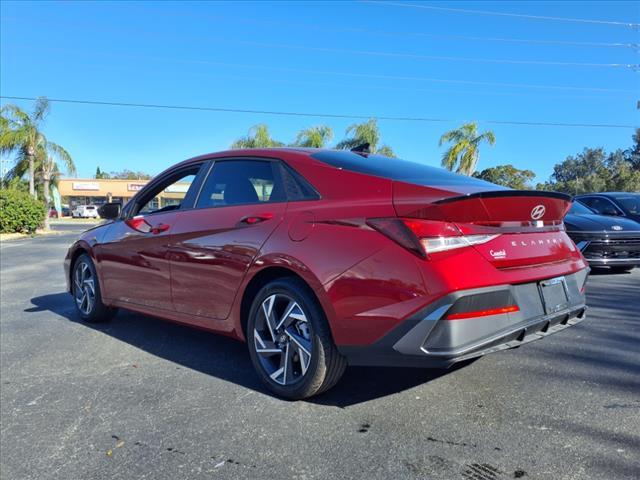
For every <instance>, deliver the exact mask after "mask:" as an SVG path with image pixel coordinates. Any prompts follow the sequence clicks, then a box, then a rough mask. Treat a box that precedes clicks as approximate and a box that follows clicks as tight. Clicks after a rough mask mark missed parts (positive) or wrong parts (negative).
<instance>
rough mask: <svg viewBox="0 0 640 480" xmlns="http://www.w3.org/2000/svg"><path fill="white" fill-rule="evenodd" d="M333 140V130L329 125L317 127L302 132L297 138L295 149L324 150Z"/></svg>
mask: <svg viewBox="0 0 640 480" xmlns="http://www.w3.org/2000/svg"><path fill="white" fill-rule="evenodd" d="M332 139H333V130H331V127H328V126H327V125H316V126H315V127H309V128H305V129H304V130H300V132H298V135H297V136H296V140H295V142H293V144H292V146H294V147H305V148H324V147H326V146H327V144H328V143H329V142H330V141H331V140H332Z"/></svg>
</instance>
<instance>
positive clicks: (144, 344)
mask: <svg viewBox="0 0 640 480" xmlns="http://www.w3.org/2000/svg"><path fill="white" fill-rule="evenodd" d="M31 303H32V304H33V307H30V308H27V309H25V312H27V313H34V312H43V311H50V312H53V313H55V314H56V315H59V316H61V317H63V318H66V319H67V320H69V321H71V322H74V323H77V324H79V325H83V326H86V327H88V328H91V329H93V330H96V331H99V332H102V333H104V334H105V335H109V336H111V337H113V338H115V339H117V340H120V341H122V342H126V343H128V344H130V345H132V346H134V347H136V348H139V349H141V350H144V351H146V352H148V353H151V354H152V355H155V356H158V357H160V358H164V359H166V360H169V361H171V362H174V363H176V364H178V365H181V366H183V367H186V368H190V369H194V370H197V371H199V372H202V373H205V374H207V375H212V376H215V377H217V378H220V379H222V380H225V381H228V382H233V383H236V384H238V385H242V386H243V387H246V388H250V389H252V390H255V391H258V392H261V393H264V394H267V395H270V393H269V391H268V390H267V389H266V388H265V387H264V386H263V385H262V383H261V382H260V380H259V379H258V377H257V375H256V374H255V372H254V370H253V366H252V364H251V361H250V359H249V354H248V352H247V348H246V346H245V344H244V343H242V342H239V341H236V340H233V339H231V338H228V337H225V336H222V335H217V334H215V333H211V332H206V331H203V330H198V329H195V328H192V327H188V326H184V325H180V324H177V323H172V322H168V321H162V320H159V319H155V318H152V317H148V316H146V315H142V314H138V313H134V312H130V311H127V310H122V309H121V310H120V312H119V313H118V315H116V317H115V318H114V319H113V320H111V321H110V322H108V323H102V324H100V323H97V324H91V323H86V322H83V321H82V320H81V319H80V317H79V316H78V314H77V313H76V310H75V308H74V305H73V301H72V298H71V297H70V296H69V294H67V293H64V292H62V293H54V294H50V295H42V296H39V297H34V298H32V299H31ZM453 370H454V369H450V370H448V371H447V370H425V369H416V368H380V367H375V368H373V367H371V368H367V367H349V368H347V371H346V372H345V374H344V377H343V378H342V380H341V381H340V382H339V383H338V385H336V386H335V387H334V388H333V389H331V390H330V391H328V392H326V393H324V394H323V395H319V396H317V397H314V398H312V399H309V400H308V401H309V402H311V403H317V404H321V405H332V406H337V407H341V408H343V407H347V406H350V405H354V404H358V403H362V402H366V401H368V400H372V399H375V398H380V397H384V396H387V395H392V394H394V393H398V392H401V391H404V390H407V389H410V388H413V387H415V386H417V385H421V384H423V383H426V382H429V381H431V380H434V379H436V378H438V377H440V376H442V375H445V374H447V373H449V372H451V371H453Z"/></svg>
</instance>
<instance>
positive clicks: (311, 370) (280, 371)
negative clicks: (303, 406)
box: [247, 278, 347, 400]
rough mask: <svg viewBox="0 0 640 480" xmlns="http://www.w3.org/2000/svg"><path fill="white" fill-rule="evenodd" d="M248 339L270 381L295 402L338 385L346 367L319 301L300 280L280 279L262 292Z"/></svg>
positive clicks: (256, 364)
mask: <svg viewBox="0 0 640 480" xmlns="http://www.w3.org/2000/svg"><path fill="white" fill-rule="evenodd" d="M247 343H248V346H249V354H250V356H251V361H252V363H253V366H254V367H255V369H256V371H257V372H258V375H259V376H260V378H261V380H262V381H263V382H264V383H265V385H266V386H267V387H268V388H269V389H270V390H271V391H272V392H274V393H275V394H277V395H279V396H282V397H285V398H289V399H293V400H298V399H302V398H307V397H311V396H313V395H317V394H319V393H322V392H324V391H326V390H328V389H329V388H331V387H333V386H334V385H335V384H336V383H337V382H338V380H339V379H340V377H341V376H342V374H343V373H344V370H345V368H346V365H347V362H346V360H345V359H344V357H343V356H342V355H340V353H339V352H338V350H337V349H336V346H335V344H334V343H333V339H332V338H331V332H330V330H329V325H328V323H327V320H326V316H325V314H324V312H323V310H322V308H321V306H320V305H319V303H318V301H317V299H316V298H315V297H314V296H313V294H312V293H311V292H310V291H309V289H308V287H307V286H306V285H305V284H304V283H303V282H302V281H300V280H298V279H295V278H284V279H279V280H275V281H273V282H270V283H268V284H267V285H265V286H264V287H263V288H262V289H261V290H260V291H259V292H258V295H256V298H255V299H254V301H253V304H252V305H251V310H250V312H249V318H248V322H247Z"/></svg>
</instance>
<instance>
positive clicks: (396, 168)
mask: <svg viewBox="0 0 640 480" xmlns="http://www.w3.org/2000/svg"><path fill="white" fill-rule="evenodd" d="M311 157H312V158H315V159H316V160H320V161H321V162H324V163H327V164H329V165H331V166H334V167H337V168H343V169H345V170H350V171H352V172H358V173H364V174H367V175H375V176H376V177H384V178H389V179H391V180H398V181H401V182H407V183H414V184H417V185H425V186H432V185H450V186H453V185H464V186H470V187H471V186H475V187H479V188H487V187H490V188H491V189H492V190H502V189H504V190H506V188H505V187H501V186H497V185H494V184H493V183H489V182H485V181H484V180H479V179H477V178H473V177H467V176H465V175H458V174H456V173H453V172H450V171H448V170H445V169H443V168H437V167H430V166H429V165H424V164H422V163H416V162H410V161H407V160H401V159H399V158H389V157H385V156H383V155H367V156H366V157H365V156H362V155H358V154H357V153H353V152H349V151H347V150H343V151H340V150H338V151H332V150H326V151H321V152H317V153H314V154H313V155H311Z"/></svg>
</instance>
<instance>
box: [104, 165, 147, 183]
mask: <svg viewBox="0 0 640 480" xmlns="http://www.w3.org/2000/svg"><path fill="white" fill-rule="evenodd" d="M103 175H105V176H103V177H102V178H114V179H116V180H149V179H151V175H149V174H148V173H144V172H139V171H138V172H134V171H133V170H129V169H126V168H125V169H124V170H120V171H119V172H111V173H103Z"/></svg>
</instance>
